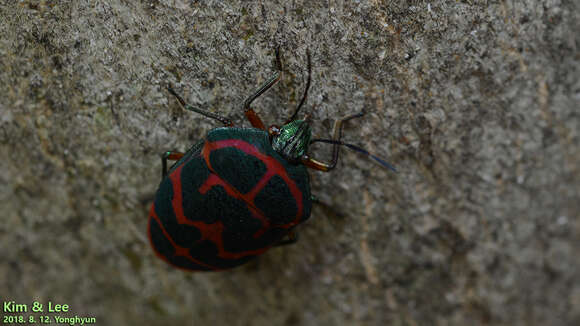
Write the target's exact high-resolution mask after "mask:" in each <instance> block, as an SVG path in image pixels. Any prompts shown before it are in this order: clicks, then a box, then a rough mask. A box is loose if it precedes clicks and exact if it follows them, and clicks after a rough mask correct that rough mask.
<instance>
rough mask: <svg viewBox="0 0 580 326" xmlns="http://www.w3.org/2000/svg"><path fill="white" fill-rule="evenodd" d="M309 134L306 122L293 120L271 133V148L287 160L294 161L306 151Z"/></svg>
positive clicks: (310, 133) (310, 131)
mask: <svg viewBox="0 0 580 326" xmlns="http://www.w3.org/2000/svg"><path fill="white" fill-rule="evenodd" d="M311 135H312V130H311V129H310V125H309V124H308V122H306V121H305V120H294V121H291V122H289V123H287V124H285V125H283V126H282V128H280V130H279V131H278V132H276V134H274V135H273V137H272V148H274V150H275V151H276V152H278V153H279V154H280V155H282V157H284V158H285V159H287V160H288V161H291V162H296V161H298V160H299V159H300V158H301V157H302V156H303V155H305V154H306V152H307V151H308V145H310V137H311Z"/></svg>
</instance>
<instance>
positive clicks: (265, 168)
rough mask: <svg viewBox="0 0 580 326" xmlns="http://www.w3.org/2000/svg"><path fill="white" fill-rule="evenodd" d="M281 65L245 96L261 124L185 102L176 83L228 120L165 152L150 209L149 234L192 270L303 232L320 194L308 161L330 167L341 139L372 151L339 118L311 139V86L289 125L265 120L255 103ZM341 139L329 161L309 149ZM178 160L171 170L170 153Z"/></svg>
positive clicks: (238, 259)
mask: <svg viewBox="0 0 580 326" xmlns="http://www.w3.org/2000/svg"><path fill="white" fill-rule="evenodd" d="M277 63H278V70H279V72H278V73H276V75H274V76H273V77H272V78H270V79H269V80H268V81H267V82H266V83H265V84H264V85H262V86H261V87H260V88H259V89H258V90H257V91H256V92H255V93H254V94H252V95H251V96H250V97H249V98H248V99H247V100H246V101H245V103H244V111H245V115H246V117H247V118H248V120H249V121H250V123H251V124H252V126H253V128H236V127H234V126H233V123H232V122H231V121H230V120H229V119H227V118H224V117H221V116H219V115H215V114H213V113H210V112H206V111H202V110H199V109H197V108H193V107H192V106H190V105H188V104H186V103H185V101H184V100H183V99H182V98H181V97H180V96H179V95H177V94H176V93H175V91H173V89H171V88H169V91H170V92H171V93H172V94H173V95H174V96H175V97H176V98H177V99H178V100H179V102H180V103H181V105H183V106H184V108H185V109H187V110H190V111H194V112H198V113H200V114H202V115H205V116H207V117H210V118H213V119H216V120H218V121H220V122H222V123H223V124H224V125H225V126H226V127H222V128H216V129H213V130H211V131H209V132H208V134H207V136H206V137H205V139H203V140H201V141H200V142H198V143H196V144H194V145H193V146H192V147H191V148H190V149H189V150H188V151H187V152H186V153H179V152H166V153H164V155H163V156H162V165H163V179H162V181H161V184H160V186H159V189H158V190H157V193H156V195H155V201H154V203H153V205H152V207H151V211H150V217H149V238H150V241H151V245H152V247H153V249H154V250H155V252H156V254H157V255H158V256H159V257H160V258H162V259H163V260H165V261H166V262H168V263H170V264H171V265H174V266H176V267H179V268H182V269H186V270H205V271H212V270H223V269H228V268H232V267H235V266H238V265H241V264H243V263H245V262H247V261H249V260H251V259H252V258H254V257H256V256H258V255H260V254H262V253H264V252H265V251H267V250H268V249H269V248H271V247H273V246H277V245H282V244H288V243H292V242H294V241H295V240H296V234H295V233H294V231H293V228H294V227H295V226H297V225H298V224H300V223H302V222H304V221H306V220H307V219H308V218H309V217H310V210H311V206H312V197H311V194H310V181H309V176H308V172H307V170H306V167H310V168H313V169H317V170H320V171H329V170H331V169H332V168H334V166H335V165H336V162H337V160H338V149H339V147H338V146H339V145H345V146H347V147H349V148H351V149H354V150H357V151H359V152H362V153H364V154H367V155H370V156H371V157H372V158H374V159H376V160H377V161H378V162H379V163H381V164H382V165H384V166H386V167H388V168H391V169H392V167H391V166H390V165H389V164H388V163H386V162H384V161H383V160H381V159H380V158H378V157H376V156H374V155H372V154H370V153H368V152H366V151H365V150H363V149H362V148H359V147H357V146H354V145H351V144H346V143H343V142H342V141H341V140H340V136H341V133H342V123H343V122H344V121H347V120H349V119H352V118H355V117H359V116H362V113H359V114H354V115H351V116H348V117H345V118H343V119H341V120H338V121H337V123H336V124H335V131H334V138H333V139H332V140H330V139H328V140H327V139H314V140H311V129H310V126H309V124H308V119H304V120H298V119H296V116H297V113H298V111H299V110H300V108H301V107H302V105H303V104H304V101H305V100H306V97H307V94H308V88H309V86H310V71H311V65H310V56H308V82H307V85H306V88H305V91H304V95H303V97H302V100H301V102H300V104H299V105H298V107H297V108H296V110H295V111H294V114H293V115H292V116H291V117H290V118H289V119H288V121H286V123H284V125H283V126H282V127H278V126H275V125H273V126H270V127H269V128H268V129H266V128H265V126H264V124H263V123H262V121H261V119H260V118H259V117H258V115H257V114H256V113H255V112H254V111H253V109H251V108H250V104H251V103H252V102H253V101H254V100H255V99H256V98H257V97H258V96H260V95H261V94H262V93H264V92H265V91H266V90H268V89H269V88H270V87H272V86H273V85H274V84H275V83H276V82H277V81H278V80H279V79H280V71H281V64H280V60H279V57H278V55H277ZM317 141H320V142H327V143H332V144H334V148H333V159H332V161H331V162H330V163H322V162H319V161H316V160H315V159H313V158H311V157H309V156H308V154H307V152H308V146H309V145H310V144H311V143H313V142H317ZM168 160H176V161H177V162H176V163H175V164H174V165H173V166H172V167H171V169H169V171H167V161H168Z"/></svg>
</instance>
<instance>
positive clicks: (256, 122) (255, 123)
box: [244, 49, 282, 130]
mask: <svg viewBox="0 0 580 326" xmlns="http://www.w3.org/2000/svg"><path fill="white" fill-rule="evenodd" d="M276 65H277V67H276V68H277V69H278V71H277V72H276V73H275V74H274V76H272V77H270V79H268V80H267V81H266V82H265V83H264V84H262V86H260V87H259V88H258V89H257V90H256V91H255V92H254V93H252V95H250V96H249V97H248V98H247V99H246V100H245V101H244V114H245V115H246V118H248V120H249V121H250V123H251V124H252V127H254V128H257V129H261V130H266V126H265V125H264V122H262V119H260V117H259V116H258V114H257V113H256V112H255V111H254V109H252V108H251V107H250V105H251V104H252V102H254V100H255V99H257V98H258V97H259V96H260V95H262V94H264V93H265V92H266V91H267V90H269V89H270V88H271V87H272V86H274V85H275V84H276V83H277V82H278V81H280V78H282V62H281V61H280V51H279V50H278V49H276Z"/></svg>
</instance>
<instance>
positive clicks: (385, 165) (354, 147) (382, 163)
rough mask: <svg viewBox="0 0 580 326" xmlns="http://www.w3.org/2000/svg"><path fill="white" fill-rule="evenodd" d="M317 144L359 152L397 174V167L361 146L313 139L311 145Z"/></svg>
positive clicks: (338, 141)
mask: <svg viewBox="0 0 580 326" xmlns="http://www.w3.org/2000/svg"><path fill="white" fill-rule="evenodd" d="M317 142H321V143H327V144H335V145H342V146H346V147H348V148H350V149H352V150H354V151H357V152H359V153H362V154H365V155H368V156H370V157H371V158H373V159H374V160H375V161H377V162H379V164H381V165H382V166H384V167H386V168H387V169H389V170H391V171H393V172H397V169H395V167H394V166H392V165H391V164H390V163H388V162H387V161H385V160H383V159H382V158H380V157H378V156H376V155H374V154H373V153H370V152H369V151H367V150H366V149H364V148H362V147H359V146H356V145H353V144H348V143H345V142H343V141H340V140H333V139H313V140H311V141H310V144H313V143H317Z"/></svg>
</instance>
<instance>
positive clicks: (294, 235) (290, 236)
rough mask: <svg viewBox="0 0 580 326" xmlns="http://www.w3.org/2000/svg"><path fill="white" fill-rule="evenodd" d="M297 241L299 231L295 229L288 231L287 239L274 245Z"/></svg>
mask: <svg viewBox="0 0 580 326" xmlns="http://www.w3.org/2000/svg"><path fill="white" fill-rule="evenodd" d="M297 241H298V232H296V231H295V230H291V231H290V232H288V234H287V235H286V238H285V239H282V240H280V242H278V243H276V244H274V246H273V247H281V246H286V245H290V244H293V243H296V242H297Z"/></svg>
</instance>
